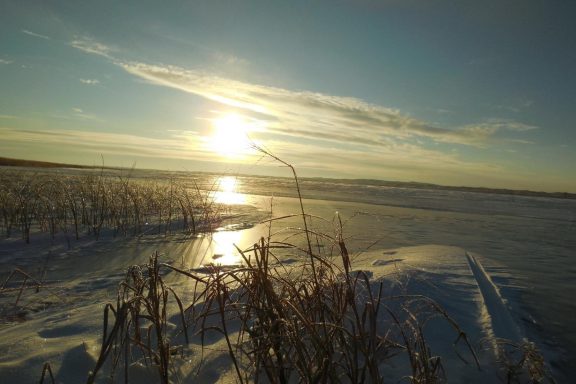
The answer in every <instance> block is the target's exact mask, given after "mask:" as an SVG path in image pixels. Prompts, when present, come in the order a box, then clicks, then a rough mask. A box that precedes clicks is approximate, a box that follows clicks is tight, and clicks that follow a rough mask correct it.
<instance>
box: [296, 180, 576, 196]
mask: <svg viewBox="0 0 576 384" xmlns="http://www.w3.org/2000/svg"><path fill="white" fill-rule="evenodd" d="M302 180H318V181H327V182H328V181H330V182H338V183H342V184H358V185H375V186H382V187H393V188H414V189H431V190H443V191H461V192H476V193H490V194H500V195H516V196H534V197H550V198H557V199H576V193H568V192H539V191H529V190H516V189H503V188H484V187H464V186H449V185H438V184H430V183H418V182H415V181H410V182H405V181H385V180H374V179H328V178H303V179H302Z"/></svg>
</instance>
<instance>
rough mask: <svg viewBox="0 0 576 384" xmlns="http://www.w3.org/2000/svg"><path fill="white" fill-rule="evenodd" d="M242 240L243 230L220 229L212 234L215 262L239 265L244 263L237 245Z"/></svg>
mask: <svg viewBox="0 0 576 384" xmlns="http://www.w3.org/2000/svg"><path fill="white" fill-rule="evenodd" d="M241 240H242V231H219V232H214V233H213V234H212V244H211V248H212V254H213V256H212V259H213V260H214V264H221V265H237V264H241V263H242V257H241V256H240V254H239V252H238V250H237V249H236V246H235V244H236V245H238V244H239V243H240V241H241Z"/></svg>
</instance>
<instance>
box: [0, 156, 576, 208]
mask: <svg viewBox="0 0 576 384" xmlns="http://www.w3.org/2000/svg"><path fill="white" fill-rule="evenodd" d="M0 166H4V167H33V168H72V169H87V170H88V169H107V170H122V169H126V168H123V167H109V166H102V165H79V164H67V163H54V162H48V161H36V160H23V159H13V158H8V157H0ZM192 173H194V172H192ZM198 173H213V172H198ZM237 176H251V177H262V178H267V177H269V176H259V175H237ZM274 177H279V178H283V177H281V176H274ZM300 180H301V181H324V182H332V183H334V182H337V183H342V184H349V185H354V184H357V185H374V186H382V187H392V188H411V189H428V190H430V189H432V190H443V191H460V192H475V193H488V194H497V195H514V196H529V197H548V198H555V199H574V200H576V193H570V192H540V191H530V190H515V189H504V188H486V187H466V186H449V185H438V184H431V183H420V182H405V181H386V180H377V179H335V178H324V177H301V178H300Z"/></svg>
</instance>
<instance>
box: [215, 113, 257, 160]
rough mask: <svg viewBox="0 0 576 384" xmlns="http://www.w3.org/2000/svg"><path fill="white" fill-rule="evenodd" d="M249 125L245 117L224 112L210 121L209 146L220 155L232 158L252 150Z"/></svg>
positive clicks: (239, 156)
mask: <svg viewBox="0 0 576 384" xmlns="http://www.w3.org/2000/svg"><path fill="white" fill-rule="evenodd" d="M250 130H251V127H250V124H249V123H248V121H247V120H246V118H244V117H242V116H240V115H238V114H235V113H229V114H225V115H223V116H221V117H218V118H217V119H214V120H213V121H212V130H211V135H210V137H209V138H208V143H209V147H210V149H211V150H213V151H214V152H216V153H218V154H219V155H220V156H223V157H226V158H230V159H234V158H236V159H237V158H241V157H243V156H245V155H246V154H249V153H251V152H252V149H251V148H252V142H251V140H250V136H249V133H250Z"/></svg>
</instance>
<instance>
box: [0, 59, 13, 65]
mask: <svg viewBox="0 0 576 384" xmlns="http://www.w3.org/2000/svg"><path fill="white" fill-rule="evenodd" d="M12 63H13V61H12V60H5V59H0V64H4V65H8V64H12Z"/></svg>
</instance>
